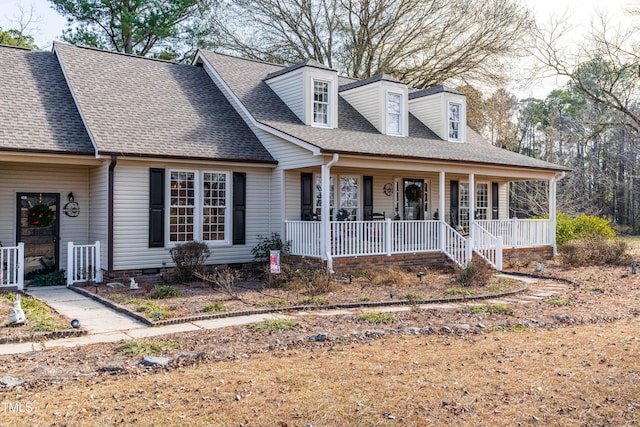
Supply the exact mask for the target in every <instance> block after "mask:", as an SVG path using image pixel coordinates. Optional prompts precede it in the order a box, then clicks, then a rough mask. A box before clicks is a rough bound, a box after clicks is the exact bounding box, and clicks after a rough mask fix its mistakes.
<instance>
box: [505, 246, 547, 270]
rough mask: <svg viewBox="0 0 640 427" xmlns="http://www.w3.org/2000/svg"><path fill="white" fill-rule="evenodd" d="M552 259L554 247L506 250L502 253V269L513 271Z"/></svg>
mask: <svg viewBox="0 0 640 427" xmlns="http://www.w3.org/2000/svg"><path fill="white" fill-rule="evenodd" d="M551 259H553V246H540V247H536V248H517V249H514V248H510V249H504V250H503V251H502V268H503V269H504V270H513V269H517V268H518V267H526V266H530V265H532V264H534V263H537V262H541V261H548V260H551Z"/></svg>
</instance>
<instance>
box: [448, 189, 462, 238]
mask: <svg viewBox="0 0 640 427" xmlns="http://www.w3.org/2000/svg"><path fill="white" fill-rule="evenodd" d="M450 189H451V191H450V196H449V199H450V200H449V206H450V209H449V221H450V225H451V226H452V227H456V226H457V225H458V224H460V222H459V220H458V205H459V199H458V181H451V183H450Z"/></svg>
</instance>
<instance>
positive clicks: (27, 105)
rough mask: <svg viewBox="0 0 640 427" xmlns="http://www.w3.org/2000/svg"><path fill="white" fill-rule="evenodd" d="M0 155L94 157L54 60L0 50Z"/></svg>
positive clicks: (50, 56)
mask: <svg viewBox="0 0 640 427" xmlns="http://www.w3.org/2000/svg"><path fill="white" fill-rule="evenodd" d="M0 124H1V125H0V150H10V151H26V152H65V153H75V154H94V152H95V150H94V148H93V146H92V144H91V140H90V139H89V135H87V132H86V130H85V127H84V125H83V123H82V120H81V118H80V115H79V114H78V110H77V109H76V106H75V104H74V102H73V98H72V97H71V93H70V92H69V88H68V87H67V84H66V82H65V79H64V76H63V74H62V70H61V69H60V65H59V64H58V60H57V59H56V57H55V56H54V55H53V54H52V53H51V52H36V51H31V50H26V49H21V48H15V47H9V46H0Z"/></svg>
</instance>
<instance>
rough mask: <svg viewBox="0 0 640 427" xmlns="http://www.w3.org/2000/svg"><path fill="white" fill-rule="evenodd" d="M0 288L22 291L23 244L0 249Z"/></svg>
mask: <svg viewBox="0 0 640 427" xmlns="http://www.w3.org/2000/svg"><path fill="white" fill-rule="evenodd" d="M0 287H11V288H14V287H15V288H17V289H18V290H19V291H21V290H23V289H24V243H22V242H20V243H18V245H17V246H8V247H7V246H2V247H0Z"/></svg>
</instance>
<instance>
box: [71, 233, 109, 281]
mask: <svg viewBox="0 0 640 427" xmlns="http://www.w3.org/2000/svg"><path fill="white" fill-rule="evenodd" d="M88 281H93V282H95V283H101V282H102V268H101V266H100V242H99V241H97V242H95V243H94V244H93V245H74V244H73V242H69V243H68V244H67V286H70V285H73V284H74V283H81V282H88Z"/></svg>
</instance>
